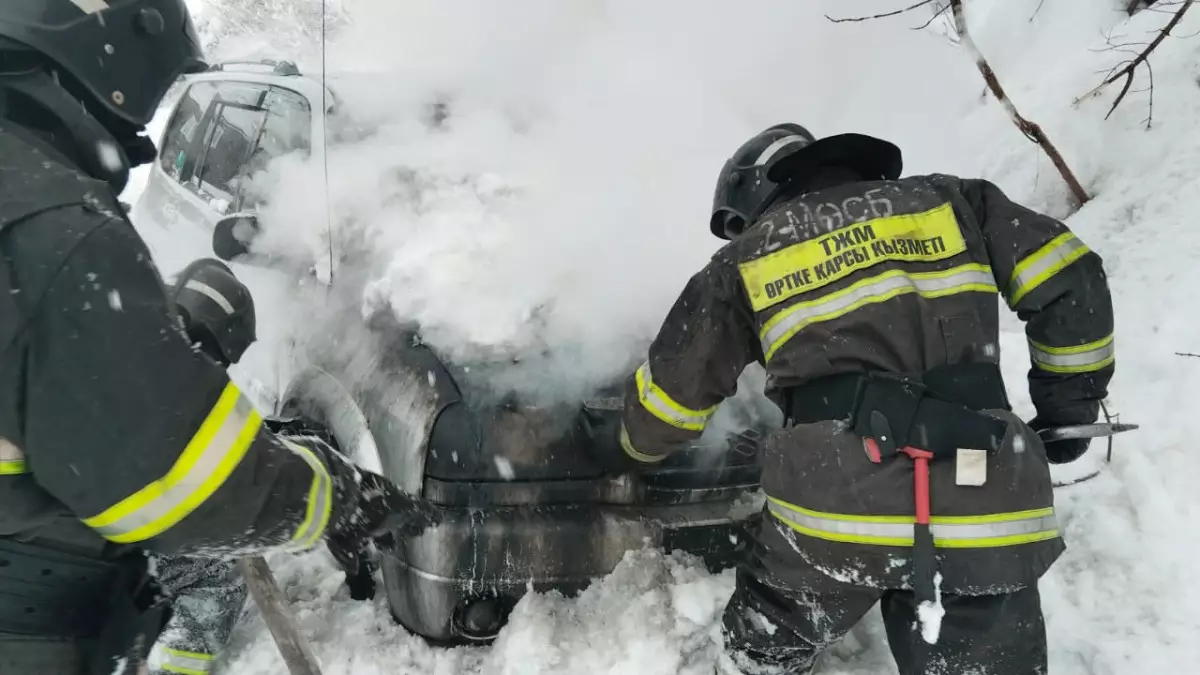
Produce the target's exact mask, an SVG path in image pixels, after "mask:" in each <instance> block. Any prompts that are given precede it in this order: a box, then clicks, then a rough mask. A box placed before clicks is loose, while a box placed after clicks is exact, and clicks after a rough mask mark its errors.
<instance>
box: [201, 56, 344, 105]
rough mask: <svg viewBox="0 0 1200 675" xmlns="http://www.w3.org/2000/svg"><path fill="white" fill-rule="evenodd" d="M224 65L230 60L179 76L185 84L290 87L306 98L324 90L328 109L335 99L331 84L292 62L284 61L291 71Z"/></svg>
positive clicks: (241, 63)
mask: <svg viewBox="0 0 1200 675" xmlns="http://www.w3.org/2000/svg"><path fill="white" fill-rule="evenodd" d="M235 63H238V65H247V66H254V65H259V66H269V65H271V64H272V62H261V63H257V62H235ZM283 63H287V62H283ZM228 65H230V64H228V63H218V64H214V66H212V67H211V68H209V69H208V70H206V71H204V72H201V73H195V74H192V75H185V76H184V77H183V78H182V80H183V82H185V83H188V84H191V83H193V82H245V83H247V84H263V85H272V86H276V87H281V88H283V89H291V90H292V91H295V92H296V93H298V94H301V95H303V96H304V97H306V98H307V99H309V100H310V101H319V100H321V98H322V93H323V92H327V93H328V94H329V96H328V97H327V99H326V100H327V101H328V103H327V106H326V107H327V109H332V108H333V107H334V104H335V102H336V100H337V97H336V93H335V91H334V88H333V87H323V86H322V85H321V82H320V80H318V79H316V78H313V77H310V76H307V75H303V74H301V73H300V72H299V70H296V69H295V66H294V65H292V64H288V65H291V67H292V69H293V70H291V71H287V70H284V69H282V68H281V67H276V68H275V70H234V69H229V68H227V67H226V66H228ZM330 78H331V79H333V76H332V75H331V76H330Z"/></svg>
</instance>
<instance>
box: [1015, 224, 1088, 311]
mask: <svg viewBox="0 0 1200 675" xmlns="http://www.w3.org/2000/svg"><path fill="white" fill-rule="evenodd" d="M1090 250H1091V249H1089V248H1088V247H1087V246H1086V245H1085V244H1084V243H1083V242H1082V241H1080V240H1079V238H1078V237H1076V236H1075V235H1074V234H1072V233H1070V232H1063V233H1062V234H1060V235H1058V236H1057V237H1055V238H1053V239H1051V240H1050V241H1049V242H1047V243H1046V245H1044V246H1042V247H1041V248H1039V249H1038V250H1036V251H1034V252H1033V253H1031V254H1029V255H1027V256H1025V258H1024V259H1023V260H1021V262H1019V263H1017V266H1016V268H1015V269H1013V276H1012V281H1010V282H1009V284H1008V305H1009V307H1016V305H1017V303H1018V302H1020V301H1021V299H1022V298H1024V297H1025V296H1026V295H1029V293H1030V292H1032V291H1033V289H1035V288H1037V287H1038V286H1041V285H1042V284H1043V283H1045V282H1046V280H1047V279H1049V278H1050V277H1052V276H1054V275H1055V274H1058V273H1059V272H1061V271H1062V270H1063V269H1064V268H1065V267H1066V266H1067V265H1070V264H1071V263H1073V262H1075V261H1076V260H1079V259H1080V258H1082V257H1083V256H1084V255H1085V254H1086V253H1087V252H1088V251H1090Z"/></svg>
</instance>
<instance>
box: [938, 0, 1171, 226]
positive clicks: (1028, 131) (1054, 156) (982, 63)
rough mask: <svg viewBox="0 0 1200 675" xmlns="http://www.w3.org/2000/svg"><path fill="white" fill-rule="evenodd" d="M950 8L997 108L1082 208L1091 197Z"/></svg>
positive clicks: (960, 13) (953, 4)
mask: <svg viewBox="0 0 1200 675" xmlns="http://www.w3.org/2000/svg"><path fill="white" fill-rule="evenodd" d="M1190 1H1191V0H1189V2H1190ZM950 8H951V11H952V12H954V25H955V28H956V29H957V31H958V36H959V39H960V40H961V42H962V44H963V46H964V47H966V48H967V51H968V52H970V54H971V56H972V57H973V58H974V59H975V65H976V66H977V67H978V68H979V72H980V73H981V74H982V75H983V79H984V81H985V82H987V85H988V88H989V89H991V90H992V94H994V95H995V97H996V99H997V100H998V101H1000V105H1002V106H1004V109H1005V110H1007V111H1008V114H1009V117H1011V118H1012V121H1013V124H1015V125H1016V126H1017V128H1018V129H1020V130H1021V133H1022V134H1024V135H1025V137H1026V138H1028V139H1029V140H1031V141H1033V142H1035V143H1037V144H1038V145H1039V146H1041V148H1042V150H1044V151H1045V152H1046V155H1047V156H1049V157H1050V161H1051V162H1052V163H1053V164H1054V168H1056V169H1058V173H1059V175H1061V176H1062V178H1063V180H1064V181H1065V182H1066V183H1067V187H1068V188H1070V190H1071V194H1072V195H1073V196H1074V197H1075V200H1076V201H1077V202H1078V203H1079V205H1080V206H1082V205H1084V204H1086V203H1087V202H1088V200H1089V199H1091V197H1090V196H1089V195H1088V193H1087V190H1084V189H1083V185H1082V184H1081V183H1080V182H1079V179H1078V178H1076V177H1075V173H1074V172H1073V171H1071V167H1070V166H1068V165H1067V162H1066V160H1065V159H1063V156H1062V154H1061V153H1060V152H1059V151H1058V148H1057V147H1055V145H1054V143H1052V142H1051V141H1050V139H1049V138H1048V137H1047V136H1046V132H1045V131H1043V130H1042V128H1041V127H1040V126H1038V125H1037V124H1035V123H1034V122H1031V121H1029V120H1027V119H1025V118H1024V117H1022V116H1021V113H1020V112H1018V111H1017V108H1016V106H1015V105H1013V102H1012V101H1011V100H1010V99H1009V98H1008V94H1006V93H1005V91H1004V87H1002V86H1000V80H999V79H998V78H997V77H996V72H995V71H994V70H992V66H991V65H990V64H989V63H988V61H987V59H986V58H985V57H984V56H983V53H982V52H980V51H979V47H978V46H976V44H975V41H974V40H973V39H972V38H971V33H970V31H969V30H968V28H967V16H966V10H965V9H964V8H963V2H962V0H950Z"/></svg>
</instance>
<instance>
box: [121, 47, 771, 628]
mask: <svg viewBox="0 0 1200 675" xmlns="http://www.w3.org/2000/svg"><path fill="white" fill-rule="evenodd" d="M331 82H334V80H332V79H331ZM367 84H369V85H371V86H375V85H376V84H377V80H373V81H370V82H368V83H367ZM183 86H184V87H185V88H186V89H185V90H184V91H183V93H182V95H181V96H180V97H179V99H178V103H177V104H176V105H175V108H174V110H173V111H172V113H171V116H170V120H169V123H168V125H167V127H166V130H165V132H164V134H163V137H162V139H161V142H160V145H159V148H160V151H159V152H160V154H159V158H158V161H157V162H156V163H155V165H154V167H153V169H152V173H151V176H150V178H149V182H148V184H147V187H146V190H145V192H144V193H143V195H142V198H141V200H140V201H139V204H138V210H139V211H140V215H139V216H138V217H139V218H149V219H151V220H153V221H157V222H160V223H166V224H170V223H174V222H179V221H183V222H190V223H192V224H194V225H196V226H197V227H201V228H203V229H206V230H209V231H210V232H211V233H212V235H213V244H214V251H215V252H216V253H217V255H218V256H219V257H221V258H223V259H226V260H236V261H238V262H249V263H250V264H264V263H265V265H266V266H277V267H279V268H280V269H287V268H288V267H289V265H288V263H287V261H280V260H274V259H263V258H259V259H254V258H253V257H252V256H251V257H249V258H248V257H247V254H248V249H249V246H248V242H249V241H250V240H251V239H252V238H253V236H254V233H255V231H256V230H257V219H256V218H254V216H253V212H254V208H255V206H256V202H255V198H254V195H253V194H252V192H251V191H249V190H247V189H245V187H246V183H244V182H243V181H242V179H243V178H245V177H246V176H248V175H251V174H252V173H253V172H254V171H255V170H256V169H257V167H258V166H259V164H258V163H259V162H260V161H262V160H264V159H273V158H276V157H280V156H282V155H284V154H287V153H292V152H304V153H317V152H322V151H323V149H324V147H325V138H324V136H323V134H324V133H325V125H324V124H323V123H322V119H321V116H320V115H316V114H314V112H313V111H319V110H321V109H322V105H323V103H322V101H323V100H324V105H325V107H326V112H327V113H331V114H332V113H333V112H334V110H335V106H336V103H337V98H336V97H335V96H334V95H333V92H332V91H326V90H324V88H323V87H322V85H321V83H320V82H319V81H318V80H316V79H313V78H310V77H305V76H304V75H301V74H300V73H299V71H298V70H297V69H296V67H295V66H294V65H292V64H290V63H287V62H282V63H274V62H266V63H255V64H233V65H231V64H223V65H218V66H215V67H214V68H213V70H211V71H209V72H207V73H203V74H200V75H196V76H193V77H190V78H188V79H187V80H186V82H185V83H184V84H183ZM335 86H336V84H335ZM348 86H349V85H348ZM368 91H369V90H368ZM431 113H432V119H431V120H430V121H431V123H433V124H437V123H439V122H440V121H441V120H442V119H444V117H445V107H444V105H441V104H438V103H434V104H433V105H432V108H431ZM328 121H331V122H332V121H333V119H332V116H331V118H330V119H329V120H328ZM346 127H347V129H350V130H353V128H354V125H353V124H350V125H346ZM330 128H331V129H336V128H338V125H337V124H336V123H335V124H331V125H330ZM242 223H248V224H249V227H248V228H243V227H241V224H242ZM290 267H291V269H292V271H294V270H295V269H297V266H296V265H291V266H290ZM300 267H302V266H300ZM387 319H388V316H386V315H384V316H380V317H377V320H375V321H372V322H369V323H370V326H369V330H370V331H371V332H372V335H373V336H375V338H376V339H377V342H378V344H377V348H376V349H357V350H352V353H341V352H339V350H336V349H335V350H329V351H330V352H331V353H329V354H327V355H325V356H323V357H322V358H323V361H321V362H320V363H312V364H310V365H309V367H308V368H307V369H306V370H304V371H302V372H301V373H300V374H298V375H297V376H296V377H295V378H294V379H293V380H292V382H291V383H290V385H289V387H288V388H287V391H286V392H285V394H284V396H283V398H282V400H281V403H282V404H283V405H282V408H283V411H284V413H285V414H292V413H298V414H303V415H304V416H306V417H308V418H310V419H313V420H316V421H318V422H322V423H324V424H326V425H327V426H328V427H329V428H330V429H331V431H332V433H333V435H334V437H335V438H336V439H337V441H338V443H339V445H340V446H341V447H342V448H343V449H345V450H347V451H348V452H352V453H353V454H354V455H355V457H354V458H355V460H356V461H358V462H359V463H360V464H362V465H364V466H367V467H372V468H374V467H378V470H380V471H382V473H383V474H384V475H386V476H387V477H388V478H389V479H390V480H392V481H393V482H395V483H396V484H397V485H398V486H400V487H401V489H403V490H405V491H406V492H408V493H409V494H411V495H413V496H415V497H417V498H419V499H421V500H422V501H424V502H425V503H426V504H429V505H431V506H433V507H435V508H436V509H438V511H439V512H440V513H442V519H441V522H440V523H439V524H438V525H437V526H435V527H433V528H430V529H429V530H427V531H425V532H424V533H422V534H420V535H408V534H399V533H397V534H396V535H395V537H394V541H393V546H391V547H390V550H389V551H388V552H387V553H386V554H384V555H383V556H382V557H381V559H380V560H379V565H380V567H381V568H382V573H383V579H384V590H385V592H386V593H387V596H388V604H389V606H390V608H391V611H392V613H393V615H394V616H395V617H396V618H397V619H398V620H399V621H400V623H402V624H403V625H404V626H405V627H407V628H408V629H409V630H412V631H413V632H415V633H417V634H419V635H422V636H424V637H425V638H427V639H429V640H431V641H434V642H439V643H452V644H453V643H470V642H486V641H489V640H491V639H492V638H494V637H495V636H496V634H497V632H498V631H499V629H500V627H501V626H502V625H503V623H504V622H505V621H506V619H507V615H508V612H509V611H510V610H511V609H512V607H513V606H514V605H515V603H516V601H517V600H518V599H519V598H520V597H521V596H522V595H523V594H524V593H525V592H527V591H528V590H529V589H530V588H534V589H536V590H551V589H553V590H557V591H561V592H564V593H571V592H575V591H578V590H580V589H582V588H585V587H586V586H587V585H588V584H589V583H590V582H591V581H592V580H594V579H595V578H597V577H600V576H603V575H605V574H607V573H609V572H610V571H611V570H612V569H613V567H614V566H615V565H616V564H617V563H618V562H619V561H620V560H621V558H622V556H623V555H624V554H625V552H626V551H628V550H630V549H636V548H639V547H641V546H642V545H644V542H647V541H649V542H651V543H653V544H655V545H657V546H661V547H663V548H666V549H668V550H672V549H676V548H678V549H682V550H686V551H689V552H691V553H694V554H696V555H698V556H700V557H701V558H703V559H704V561H705V562H706V563H707V564H708V565H709V567H710V568H711V569H714V570H715V569H723V568H725V567H728V566H730V565H732V564H734V562H735V561H736V559H737V552H738V550H739V549H740V548H741V547H743V546H744V545H745V542H746V539H745V538H744V537H743V536H742V534H743V526H744V524H745V523H746V522H747V521H750V520H752V519H753V517H754V515H755V514H756V513H757V511H758V506H759V504H760V502H761V495H760V494H759V493H758V487H759V472H760V466H759V464H758V456H757V450H758V439H759V438H761V434H762V432H763V429H764V427H762V426H760V425H759V424H758V420H752V422H751V423H750V424H749V428H747V429H746V430H745V431H744V432H743V433H741V434H739V435H735V436H731V437H727V438H722V439H720V442H718V443H712V444H709V445H704V444H701V443H697V444H696V445H695V446H694V447H693V448H690V449H688V450H685V451H681V452H680V453H678V454H677V455H675V456H672V457H671V458H670V459H668V460H667V461H665V462H663V463H662V465H661V466H659V467H657V468H656V469H654V470H651V471H648V472H646V473H645V474H644V475H641V476H637V477H633V476H623V477H619V478H614V477H611V476H608V475H607V474H606V473H605V472H604V470H603V469H602V467H601V466H600V465H599V464H598V463H597V462H596V461H595V460H594V459H593V457H594V452H595V451H596V450H597V449H598V448H597V447H595V446H596V445H597V443H600V442H601V441H599V440H596V439H600V438H603V439H615V438H616V434H615V429H616V425H617V424H618V423H619V420H620V416H621V409H622V398H621V396H620V386H615V387H612V388H608V389H605V390H602V391H597V392H595V395H594V396H592V397H590V398H589V400H587V401H580V402H579V403H578V404H572V403H565V404H563V405H561V406H557V407H539V406H536V405H528V404H526V403H524V402H522V401H519V400H516V399H510V398H505V399H503V400H499V401H491V400H479V397H477V396H475V395H474V394H473V392H472V391H471V390H470V388H469V380H470V378H469V377H467V376H466V371H468V370H469V368H464V367H461V366H460V365H456V364H452V363H447V362H444V361H443V359H442V358H441V357H440V355H438V354H436V353H434V351H433V350H432V349H431V348H429V347H427V346H424V345H423V344H422V343H421V341H420V340H419V339H416V338H417V337H418V336H417V335H415V334H412V327H409V326H401V325H398V324H396V322H395V321H394V320H392V321H391V322H389V321H388V320H387ZM619 384H620V383H614V385H619ZM584 420H586V421H588V425H589V426H591V427H593V428H597V429H607V430H608V433H597V434H595V435H594V436H591V435H588V434H585V433H582V427H581V422H582V421H584Z"/></svg>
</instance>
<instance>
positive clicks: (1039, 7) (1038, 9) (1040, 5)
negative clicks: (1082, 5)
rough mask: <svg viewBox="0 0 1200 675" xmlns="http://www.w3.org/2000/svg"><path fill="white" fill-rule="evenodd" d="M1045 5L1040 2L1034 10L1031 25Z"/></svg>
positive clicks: (1044, 2) (1041, 0)
mask: <svg viewBox="0 0 1200 675" xmlns="http://www.w3.org/2000/svg"><path fill="white" fill-rule="evenodd" d="M1137 1H1138V0H1134V2H1137ZM1044 4H1046V0H1040V2H1038V6H1037V7H1036V8H1034V10H1033V14H1030V15H1029V23H1033V20H1034V19H1035V18H1037V15H1038V12H1040V11H1042V5H1044Z"/></svg>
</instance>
